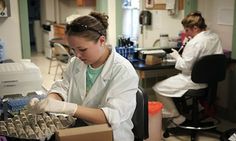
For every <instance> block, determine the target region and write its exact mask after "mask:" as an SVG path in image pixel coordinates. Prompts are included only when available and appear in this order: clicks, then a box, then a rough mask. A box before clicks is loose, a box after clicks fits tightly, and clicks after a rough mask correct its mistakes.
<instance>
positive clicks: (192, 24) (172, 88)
mask: <svg viewBox="0 0 236 141" xmlns="http://www.w3.org/2000/svg"><path fill="white" fill-rule="evenodd" d="M182 25H183V27H184V30H185V33H186V37H188V38H189V39H190V40H189V41H188V43H187V44H186V46H185V47H184V49H183V53H182V56H181V55H180V54H179V53H178V51H176V50H174V49H173V50H172V51H173V52H172V53H170V56H172V57H173V58H174V59H175V60H176V64H175V68H176V69H178V70H180V71H181V73H179V74H177V75H175V76H172V77H170V78H167V79H165V80H163V81H160V82H159V83H157V84H155V85H154V86H153V89H154V91H155V92H156V96H157V99H158V101H161V102H162V103H163V104H164V106H165V108H164V109H163V115H164V116H166V117H172V118H173V121H174V122H175V123H176V124H181V123H183V122H184V121H185V119H186V118H185V117H184V116H182V115H180V113H179V111H178V110H177V108H176V106H175V104H174V102H173V100H172V97H182V96H183V95H184V93H185V92H187V90H188V89H200V88H205V87H206V84H196V83H194V82H192V80H191V71H192V67H193V64H194V63H195V62H196V61H197V60H199V58H201V57H202V56H205V55H210V54H222V53H223V49H222V45H221V41H220V39H219V37H218V35H217V34H215V33H213V32H211V31H209V30H206V28H207V25H206V23H205V20H204V18H203V17H202V15H201V13H200V12H192V13H190V14H188V15H187V16H186V17H185V18H184V19H183V20H182Z"/></svg>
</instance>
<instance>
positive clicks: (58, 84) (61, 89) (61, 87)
mask: <svg viewBox="0 0 236 141" xmlns="http://www.w3.org/2000/svg"><path fill="white" fill-rule="evenodd" d="M74 61H75V57H74V58H72V59H71V60H70V61H69V63H68V65H67V67H66V70H65V71H64V73H63V79H62V80H57V81H55V82H54V83H53V84H52V86H51V89H50V90H49V92H48V94H50V93H58V94H59V95H60V96H61V97H62V98H63V100H66V99H67V93H68V91H69V87H70V83H69V82H70V76H71V73H72V69H73V64H74Z"/></svg>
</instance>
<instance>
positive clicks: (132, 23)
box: [122, 0, 140, 42]
mask: <svg viewBox="0 0 236 141" xmlns="http://www.w3.org/2000/svg"><path fill="white" fill-rule="evenodd" d="M122 7H123V26H122V27H123V29H122V33H123V35H124V36H125V37H130V39H131V40H132V41H134V42H137V40H138V35H139V11H140V7H139V0H123V6H122Z"/></svg>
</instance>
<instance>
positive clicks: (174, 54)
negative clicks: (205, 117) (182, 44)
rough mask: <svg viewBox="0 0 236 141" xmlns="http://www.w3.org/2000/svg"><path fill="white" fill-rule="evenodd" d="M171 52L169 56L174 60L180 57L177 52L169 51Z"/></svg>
mask: <svg viewBox="0 0 236 141" xmlns="http://www.w3.org/2000/svg"><path fill="white" fill-rule="evenodd" d="M171 50H172V51H173V52H171V53H170V56H171V57H173V58H174V59H175V60H177V59H178V58H180V57H181V56H180V55H179V53H178V51H177V50H175V49H171Z"/></svg>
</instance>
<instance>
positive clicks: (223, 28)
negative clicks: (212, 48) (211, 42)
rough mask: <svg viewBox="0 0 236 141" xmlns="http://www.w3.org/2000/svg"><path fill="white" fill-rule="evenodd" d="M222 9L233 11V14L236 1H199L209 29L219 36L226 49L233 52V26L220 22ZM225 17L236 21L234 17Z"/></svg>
mask: <svg viewBox="0 0 236 141" xmlns="http://www.w3.org/2000/svg"><path fill="white" fill-rule="evenodd" d="M209 5H210V6H209ZM222 9H231V10H232V13H233V12H234V0H224V1H222V0H198V10H199V11H201V12H202V15H203V16H204V17H205V20H206V23H207V25H208V27H209V28H210V29H211V30H212V31H214V32H216V33H218V34H219V36H220V38H221V40H222V45H223V48H224V49H227V50H232V35H233V25H227V24H220V23H219V22H218V17H219V12H220V11H221V10H222ZM225 17H227V18H232V19H234V16H233V15H225ZM232 21H233V20H232Z"/></svg>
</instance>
